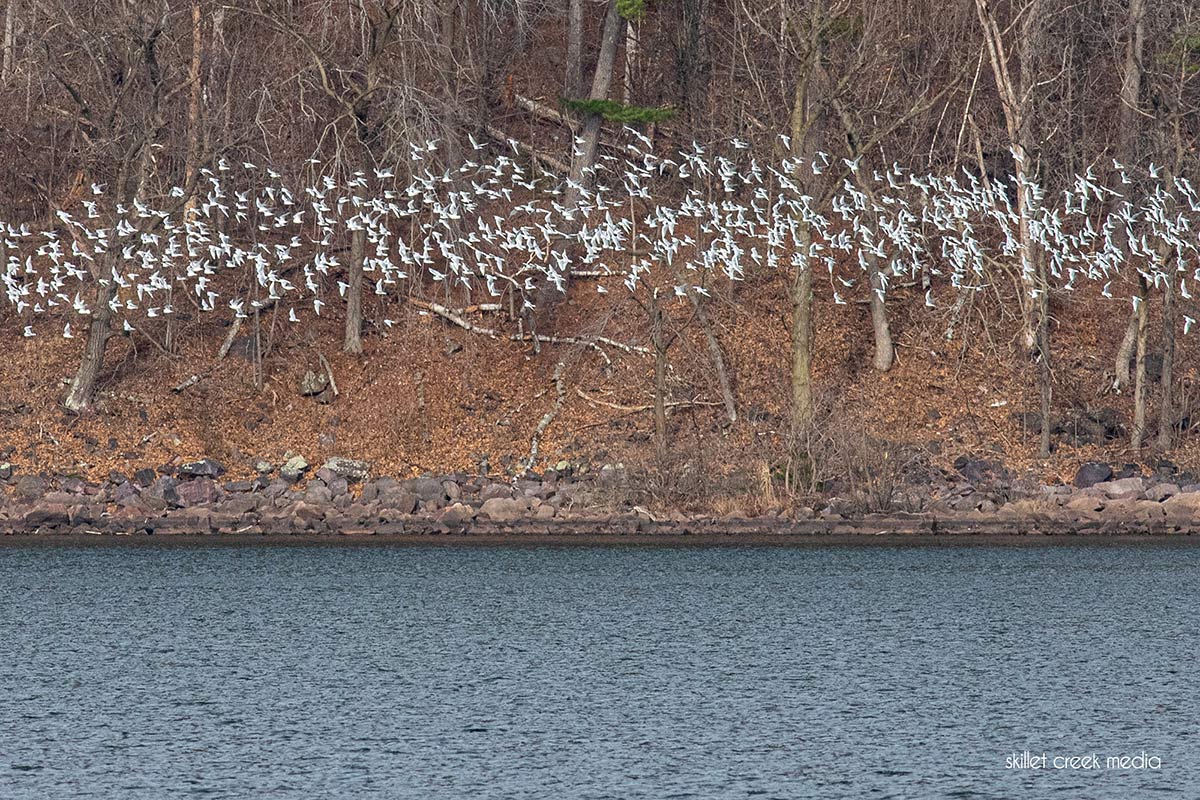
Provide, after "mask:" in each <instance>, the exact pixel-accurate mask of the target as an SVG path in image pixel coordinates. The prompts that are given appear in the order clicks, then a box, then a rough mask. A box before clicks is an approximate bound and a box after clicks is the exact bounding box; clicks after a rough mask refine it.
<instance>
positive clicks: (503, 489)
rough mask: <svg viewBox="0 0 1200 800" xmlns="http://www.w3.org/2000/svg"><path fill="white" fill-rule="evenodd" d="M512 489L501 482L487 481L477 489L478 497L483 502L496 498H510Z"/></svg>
mask: <svg viewBox="0 0 1200 800" xmlns="http://www.w3.org/2000/svg"><path fill="white" fill-rule="evenodd" d="M512 496H513V489H512V487H511V486H509V485H507V484H503V483H489V484H487V485H485V486H484V487H483V488H482V489H480V490H479V499H480V500H482V501H484V502H485V503H486V502H487V501H488V500H493V499H496V498H505V499H512Z"/></svg>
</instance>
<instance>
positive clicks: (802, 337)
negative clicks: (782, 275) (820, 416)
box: [791, 227, 813, 427]
mask: <svg viewBox="0 0 1200 800" xmlns="http://www.w3.org/2000/svg"><path fill="white" fill-rule="evenodd" d="M809 236H810V234H809V232H808V229H807V227H805V228H804V230H803V233H802V234H801V249H802V250H803V252H804V253H805V255H807V254H808V242H809ZM791 295H792V296H791V302H792V374H791V379H792V422H793V424H795V425H796V426H797V427H800V426H803V425H807V424H808V423H809V422H811V421H812V418H813V391H812V266H811V265H810V264H809V263H808V259H807V258H806V259H805V263H804V264H803V265H802V266H798V267H796V275H795V277H794V278H793V279H792V286H791Z"/></svg>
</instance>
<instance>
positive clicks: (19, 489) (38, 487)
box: [13, 475, 46, 502]
mask: <svg viewBox="0 0 1200 800" xmlns="http://www.w3.org/2000/svg"><path fill="white" fill-rule="evenodd" d="M45 493H46V482H45V481H44V480H42V479H41V478H39V477H38V476H36V475H22V476H21V477H20V478H17V483H16V486H14V487H13V496H14V497H16V498H17V499H18V500H24V501H25V502H29V501H30V500H36V499H37V498H39V497H41V496H42V495H44V494H45Z"/></svg>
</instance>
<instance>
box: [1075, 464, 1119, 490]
mask: <svg viewBox="0 0 1200 800" xmlns="http://www.w3.org/2000/svg"><path fill="white" fill-rule="evenodd" d="M1112 476H1113V471H1112V467H1110V466H1109V465H1108V464H1102V463H1100V462H1099V461H1089V462H1088V463H1086V464H1083V465H1081V466H1080V467H1079V471H1077V472H1076V473H1075V485H1076V486H1077V487H1079V488H1080V489H1087V488H1089V487H1091V486H1095V485H1096V484H1097V483H1104V482H1105V481H1109V480H1111V479H1112Z"/></svg>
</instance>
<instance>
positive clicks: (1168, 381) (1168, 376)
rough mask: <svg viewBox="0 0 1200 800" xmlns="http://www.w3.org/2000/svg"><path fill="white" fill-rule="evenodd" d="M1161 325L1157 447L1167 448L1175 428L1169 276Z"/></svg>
mask: <svg viewBox="0 0 1200 800" xmlns="http://www.w3.org/2000/svg"><path fill="white" fill-rule="evenodd" d="M1162 326H1163V328H1162V342H1163V356H1162V359H1163V360H1162V405H1161V406H1160V407H1159V411H1158V449H1159V450H1169V449H1170V448H1171V438H1172V433H1173V432H1174V429H1175V402H1174V398H1173V397H1172V395H1173V391H1172V389H1173V386H1172V384H1173V383H1174V382H1175V287H1174V285H1173V283H1172V281H1171V278H1170V276H1168V277H1167V280H1166V282H1165V283H1164V285H1163V322H1162Z"/></svg>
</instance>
